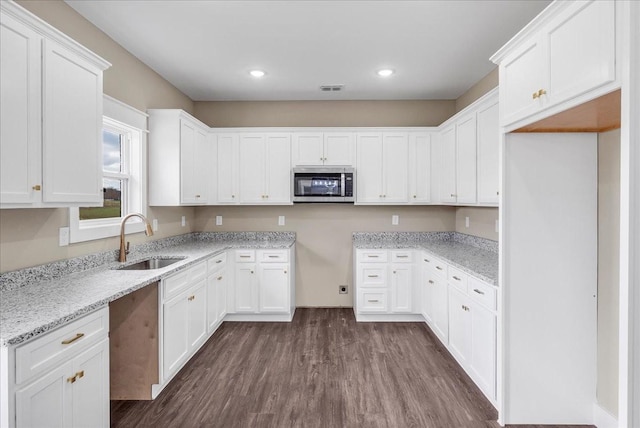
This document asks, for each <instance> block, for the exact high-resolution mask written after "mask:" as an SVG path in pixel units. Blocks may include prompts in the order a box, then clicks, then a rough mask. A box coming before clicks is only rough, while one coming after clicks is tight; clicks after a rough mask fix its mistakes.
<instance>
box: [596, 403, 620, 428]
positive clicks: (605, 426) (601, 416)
mask: <svg viewBox="0 0 640 428" xmlns="http://www.w3.org/2000/svg"><path fill="white" fill-rule="evenodd" d="M593 424H594V425H595V426H596V427H597V428H618V420H617V419H616V418H615V417H614V416H613V415H612V414H611V413H609V412H607V411H606V410H605V409H603V408H602V407H600V406H599V405H598V404H597V403H596V404H594V405H593Z"/></svg>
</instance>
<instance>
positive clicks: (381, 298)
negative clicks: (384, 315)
mask: <svg viewBox="0 0 640 428" xmlns="http://www.w3.org/2000/svg"><path fill="white" fill-rule="evenodd" d="M358 294H359V295H358V298H359V305H358V312H387V290H386V289H384V290H381V289H360V291H359V293H358Z"/></svg>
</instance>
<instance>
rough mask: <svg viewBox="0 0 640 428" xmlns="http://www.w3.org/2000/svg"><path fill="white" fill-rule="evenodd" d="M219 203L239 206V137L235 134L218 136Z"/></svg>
mask: <svg viewBox="0 0 640 428" xmlns="http://www.w3.org/2000/svg"><path fill="white" fill-rule="evenodd" d="M217 140H218V142H217V150H218V153H217V154H218V156H217V157H218V163H217V165H218V167H217V172H218V177H217V186H218V202H219V203H221V204H237V203H238V201H239V200H240V198H238V162H239V159H238V157H239V155H238V136H237V135H235V134H218V136H217Z"/></svg>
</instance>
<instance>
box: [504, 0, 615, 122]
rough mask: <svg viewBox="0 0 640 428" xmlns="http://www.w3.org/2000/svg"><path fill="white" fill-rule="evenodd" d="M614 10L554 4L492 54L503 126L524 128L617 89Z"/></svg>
mask: <svg viewBox="0 0 640 428" xmlns="http://www.w3.org/2000/svg"><path fill="white" fill-rule="evenodd" d="M615 8H616V2H613V1H606V0H591V1H581V2H556V3H554V4H552V6H550V7H549V8H547V9H546V10H545V11H544V12H543V13H541V14H540V15H539V16H538V17H537V18H536V19H534V21H532V22H531V23H530V24H529V25H528V26H527V27H525V29H524V30H523V32H522V33H520V34H519V35H518V36H516V38H514V39H513V40H512V41H511V42H509V43H508V44H507V45H506V46H505V47H503V48H502V49H501V50H500V51H499V52H498V53H497V54H496V55H494V57H493V58H492V60H493V61H494V62H495V63H497V64H499V65H500V86H501V87H502V89H501V98H500V103H501V106H502V107H501V112H502V113H501V123H502V125H503V126H508V125H511V124H515V126H514V127H513V128H517V127H520V126H524V125H526V124H528V123H531V122H534V121H536V120H539V119H541V118H543V117H545V116H548V115H550V114H554V113H556V112H557V111H561V110H566V109H568V108H570V107H573V106H575V105H578V104H580V103H583V102H585V101H588V100H590V99H593V98H596V97H598V96H600V95H603V94H605V93H607V92H609V91H611V90H612V89H615V86H616V85H615V82H616V80H617V73H618V70H616V25H615V19H616V18H615ZM560 104H562V106H561V108H559V109H554V108H553V107H555V106H559V105H560ZM556 110H557V111H556ZM543 111H544V112H545V113H542V114H537V113H541V112H543ZM530 116H531V119H530V120H526V121H523V119H525V118H528V117H530ZM516 122H517V124H516Z"/></svg>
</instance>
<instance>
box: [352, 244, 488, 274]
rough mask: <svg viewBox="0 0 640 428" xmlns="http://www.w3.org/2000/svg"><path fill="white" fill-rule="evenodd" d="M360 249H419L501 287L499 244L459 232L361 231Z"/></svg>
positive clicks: (356, 246)
mask: <svg viewBox="0 0 640 428" xmlns="http://www.w3.org/2000/svg"><path fill="white" fill-rule="evenodd" d="M353 245H354V248H356V249H405V248H406V249H419V250H424V251H427V252H429V253H430V254H432V255H433V256H434V257H437V258H439V259H442V261H444V262H446V263H449V264H450V265H452V266H453V267H456V268H458V269H460V270H462V271H463V272H466V273H468V274H470V275H472V276H475V277H476V278H478V279H481V280H483V281H485V282H487V283H488V284H491V285H494V286H497V285H498V245H497V242H495V241H491V240H488V239H482V238H477V237H475V236H470V235H465V234H462V233H457V232H415V233H414V232H379V233H371V232H358V233H354V234H353Z"/></svg>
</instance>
